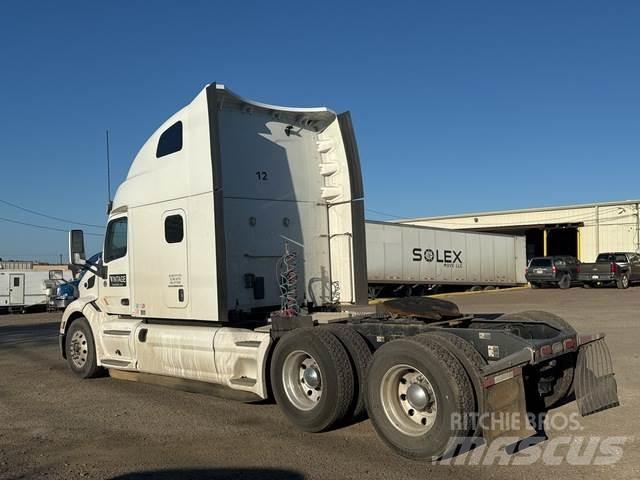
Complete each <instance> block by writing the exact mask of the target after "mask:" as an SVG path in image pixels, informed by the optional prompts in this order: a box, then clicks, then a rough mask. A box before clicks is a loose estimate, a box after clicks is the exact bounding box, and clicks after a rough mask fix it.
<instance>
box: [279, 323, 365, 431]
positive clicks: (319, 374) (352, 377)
mask: <svg viewBox="0 0 640 480" xmlns="http://www.w3.org/2000/svg"><path fill="white" fill-rule="evenodd" d="M370 359H371V351H370V350H369V348H368V346H367V344H366V342H365V340H364V339H363V338H362V337H361V336H360V335H359V334H358V333H357V332H355V331H354V330H353V329H351V328H350V327H348V326H346V325H332V326H328V327H320V328H315V327H309V328H299V329H296V330H293V331H292V332H290V333H288V334H286V335H285V336H284V337H282V338H281V339H280V340H279V341H278V343H277V344H276V346H275V348H274V351H273V357H272V360H271V383H272V386H273V396H274V398H275V400H276V403H277V404H278V406H279V407H280V409H281V410H282V412H283V414H284V415H285V417H287V418H288V419H289V420H290V421H291V422H292V423H293V424H295V425H296V426H297V427H298V428H300V429H301V430H304V431H307V432H321V431H325V430H329V429H330V428H332V427H333V426H335V425H336V424H339V423H341V422H342V421H343V420H345V419H346V418H349V417H351V418H353V417H356V418H357V417H361V416H363V414H364V412H365V405H364V388H363V385H364V383H365V382H364V375H365V371H366V368H367V366H368V362H369V361H370Z"/></svg>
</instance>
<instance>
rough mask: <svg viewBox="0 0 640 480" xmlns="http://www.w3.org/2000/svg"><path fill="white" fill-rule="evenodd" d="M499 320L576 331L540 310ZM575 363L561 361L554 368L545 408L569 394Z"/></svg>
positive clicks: (561, 320) (562, 320)
mask: <svg viewBox="0 0 640 480" xmlns="http://www.w3.org/2000/svg"><path fill="white" fill-rule="evenodd" d="M498 319H499V320H505V321H511V322H518V321H524V322H534V323H546V324H547V325H550V326H552V327H554V328H557V329H558V330H560V331H563V332H568V333H571V334H573V335H576V334H577V332H576V330H575V329H574V328H573V327H572V326H571V324H570V323H569V322H567V321H566V320H565V319H564V318H562V317H559V316H558V315H555V314H554V313H551V312H545V311H542V310H527V311H524V312H517V313H507V314H506V315H502V316H500V317H498ZM574 366H575V363H573V362H567V361H566V359H561V360H560V361H559V362H558V365H557V366H556V369H557V371H558V374H557V378H556V382H555V385H554V387H553V391H552V392H551V394H550V395H547V396H544V397H542V400H543V403H544V406H545V408H552V407H554V406H555V405H557V404H558V403H559V402H560V401H561V400H562V399H563V398H565V397H566V396H567V395H569V394H570V393H571V389H572V387H573V374H574V370H575V369H574Z"/></svg>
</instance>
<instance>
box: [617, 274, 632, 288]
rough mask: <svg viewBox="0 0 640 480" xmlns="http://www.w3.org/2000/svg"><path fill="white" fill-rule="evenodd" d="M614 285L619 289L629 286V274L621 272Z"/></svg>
mask: <svg viewBox="0 0 640 480" xmlns="http://www.w3.org/2000/svg"><path fill="white" fill-rule="evenodd" d="M616 286H617V287H618V288H621V289H625V288H629V275H627V274H626V273H623V274H622V276H621V277H620V278H619V279H618V281H617V282H616Z"/></svg>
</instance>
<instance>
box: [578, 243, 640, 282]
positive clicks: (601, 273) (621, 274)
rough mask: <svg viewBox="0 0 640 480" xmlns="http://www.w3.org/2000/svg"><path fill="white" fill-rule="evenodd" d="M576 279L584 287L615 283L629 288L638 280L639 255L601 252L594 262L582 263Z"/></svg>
mask: <svg viewBox="0 0 640 480" xmlns="http://www.w3.org/2000/svg"><path fill="white" fill-rule="evenodd" d="M578 280H579V281H581V282H582V284H583V286H584V287H586V288H589V287H592V286H594V285H616V286H617V287H618V288H629V285H631V284H632V283H633V282H638V281H640V255H638V254H637V253H629V252H613V253H611V252H607V253H601V254H600V255H598V258H596V261H595V263H582V264H581V265H580V273H579V274H578Z"/></svg>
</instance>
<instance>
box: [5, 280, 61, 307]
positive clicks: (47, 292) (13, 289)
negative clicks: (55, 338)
mask: <svg viewBox="0 0 640 480" xmlns="http://www.w3.org/2000/svg"><path fill="white" fill-rule="evenodd" d="M72 278H73V276H72V274H71V272H70V271H69V270H49V271H46V270H45V271H40V270H0V309H3V310H4V309H6V310H9V311H25V310H27V309H28V308H30V307H35V306H37V305H44V306H47V305H48V304H49V298H50V297H51V296H52V295H55V290H56V287H57V285H58V284H60V283H61V282H63V281H65V280H70V279H72Z"/></svg>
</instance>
